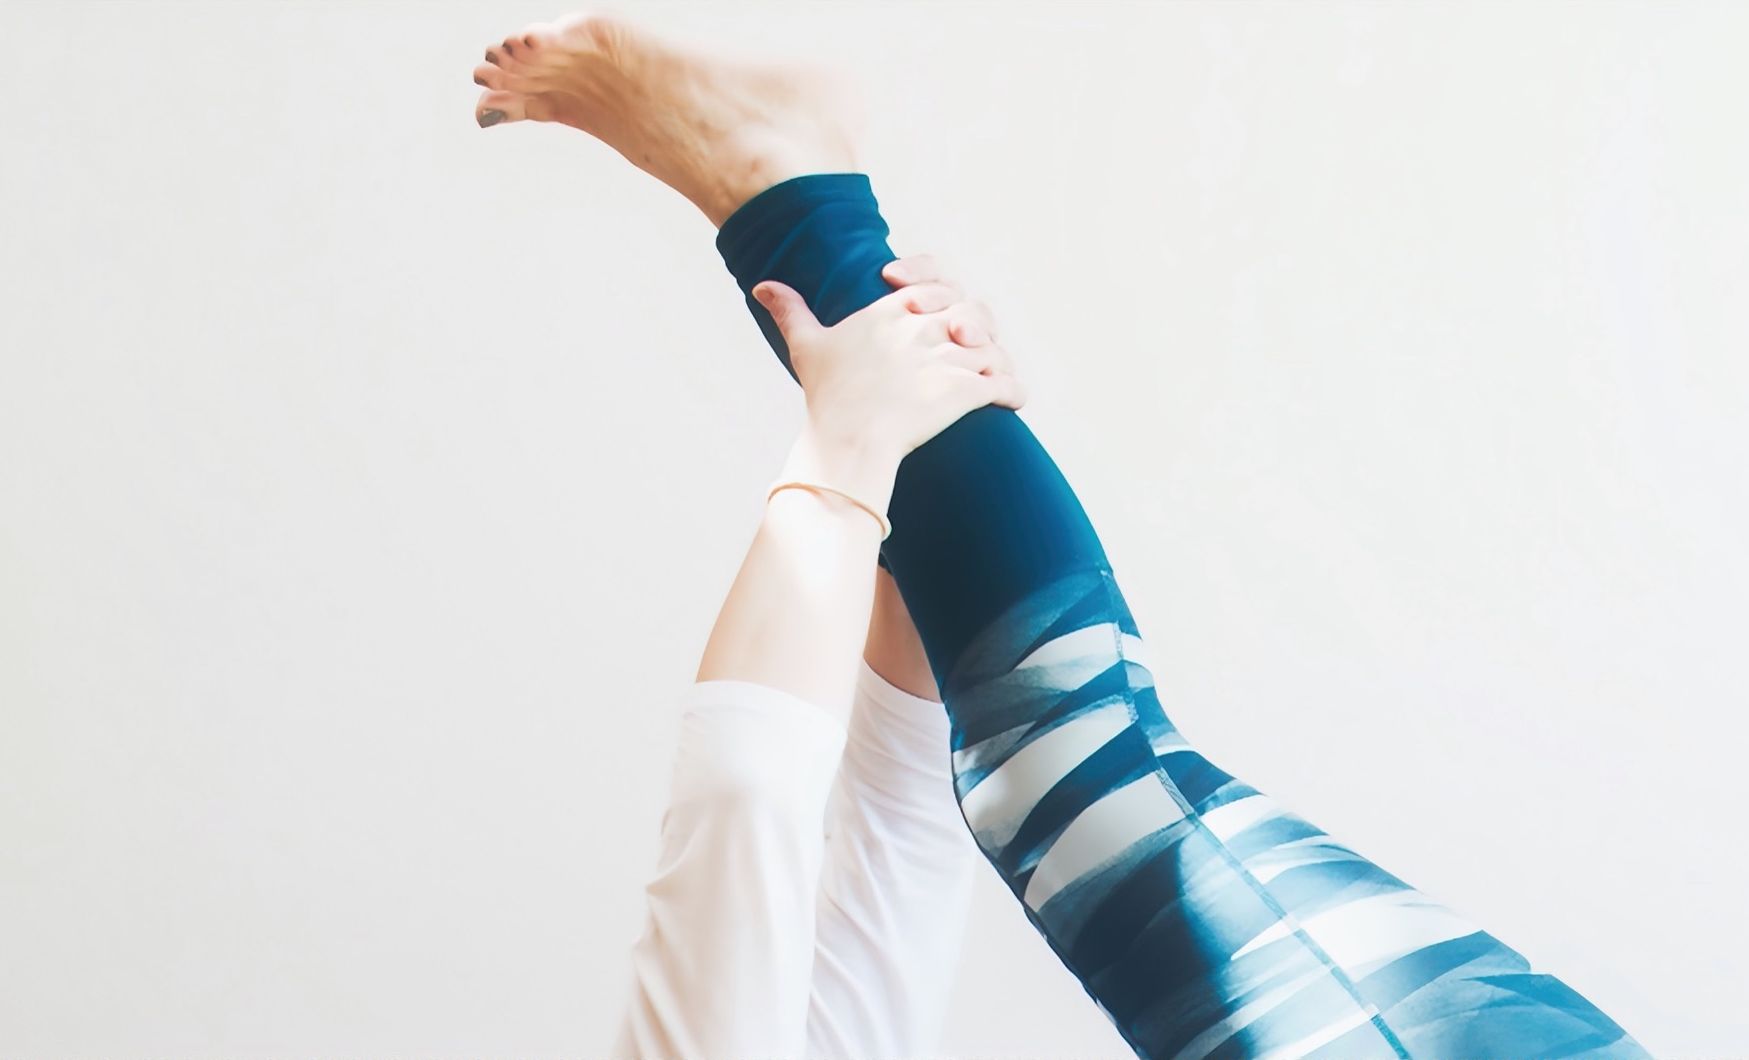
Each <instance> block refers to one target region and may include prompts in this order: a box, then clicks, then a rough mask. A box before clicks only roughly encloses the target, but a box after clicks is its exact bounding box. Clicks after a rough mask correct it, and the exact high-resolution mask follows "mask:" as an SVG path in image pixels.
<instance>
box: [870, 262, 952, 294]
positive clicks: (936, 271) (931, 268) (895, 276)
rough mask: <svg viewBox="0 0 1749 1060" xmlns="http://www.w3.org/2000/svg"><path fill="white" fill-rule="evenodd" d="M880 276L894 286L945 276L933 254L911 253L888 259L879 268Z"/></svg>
mask: <svg viewBox="0 0 1749 1060" xmlns="http://www.w3.org/2000/svg"><path fill="white" fill-rule="evenodd" d="M881 276H882V277H883V278H884V279H885V280H886V281H887V282H888V283H890V284H892V285H893V286H894V287H909V286H911V285H912V284H917V283H935V282H938V281H940V280H943V279H945V278H946V277H944V276H943V275H942V270H941V263H940V262H938V261H936V260H935V255H934V254H912V255H910V256H909V257H904V258H900V259H898V260H897V261H889V262H887V264H886V266H885V267H884V268H882V269H881Z"/></svg>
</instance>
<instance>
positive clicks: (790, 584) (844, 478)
mask: <svg viewBox="0 0 1749 1060" xmlns="http://www.w3.org/2000/svg"><path fill="white" fill-rule="evenodd" d="M897 466H898V459H897V456H896V455H892V454H889V453H887V452H885V451H880V450H871V449H869V448H866V447H863V446H860V445H858V444H857V443H856V441H855V440H854V439H843V438H832V437H829V436H828V435H827V434H826V433H825V432H823V431H820V430H817V429H815V428H814V427H813V426H810V427H809V428H807V429H804V431H803V432H802V434H801V436H800V437H798V438H797V440H796V443H795V445H794V446H793V447H792V448H791V451H790V455H789V458H788V460H787V461H786V463H785V465H784V469H783V472H782V473H781V474H780V475H779V479H780V480H799V481H806V482H814V483H819V484H824V485H830V486H834V487H836V488H839V489H842V490H845V491H847V492H849V493H850V494H852V495H853V496H855V497H857V498H858V499H859V500H861V501H863V502H864V503H866V504H868V505H869V506H870V507H872V508H874V509H875V510H877V511H884V510H885V508H886V504H887V499H888V497H889V495H890V494H891V492H892V483H893V475H894V473H895V471H896V469H897ZM880 541H881V526H880V524H879V523H878V522H876V521H875V519H874V518H873V517H872V516H871V515H870V514H869V513H868V512H866V511H864V510H863V509H862V508H860V507H858V506H857V505H856V504H854V503H852V502H851V501H849V500H846V499H845V498H843V497H840V496H836V495H834V494H830V493H817V492H814V491H811V490H803V489H788V490H783V491H781V492H779V493H777V494H775V495H774V496H773V497H772V498H771V499H770V501H769V503H768V504H767V505H766V508H765V514H764V517H763V518H762V519H761V520H760V524H759V529H758V532H757V533H756V534H755V535H754V538H753V543H752V545H751V546H750V547H749V548H748V550H747V557H746V559H744V560H743V561H742V563H741V569H740V571H739V573H737V574H736V576H735V582H734V584H733V586H731V588H730V589H729V594H728V597H727V598H726V599H725V600H724V601H723V607H722V610H721V612H720V613H719V614H718V616H717V622H716V625H715V627H713V628H712V630H711V635H710V639H709V641H708V642H707V643H706V645H705V650H704V658H703V659H702V661H701V662H700V663H699V671H698V679H699V680H700V681H711V680H733V681H749V682H752V683H755V684H760V685H765V686H767V687H770V688H776V689H779V690H781V691H784V692H788V693H790V694H791V695H794V696H797V697H799V698H801V699H805V700H808V701H810V702H813V703H818V704H822V705H825V704H833V703H840V702H847V701H848V699H849V696H850V691H851V689H852V688H853V687H854V686H855V683H856V674H857V666H858V660H859V658H860V655H861V649H862V646H863V642H864V639H865V637H866V635H867V633H868V617H869V609H870V606H871V604H872V602H873V600H874V577H873V571H874V567H875V557H876V554H877V552H878V550H879V548H880Z"/></svg>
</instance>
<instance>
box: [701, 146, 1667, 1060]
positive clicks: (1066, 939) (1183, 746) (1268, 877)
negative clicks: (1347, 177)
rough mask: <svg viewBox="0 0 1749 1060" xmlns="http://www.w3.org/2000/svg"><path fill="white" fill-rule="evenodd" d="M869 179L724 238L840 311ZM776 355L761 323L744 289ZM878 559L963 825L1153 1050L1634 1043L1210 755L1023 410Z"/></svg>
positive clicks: (755, 273)
mask: <svg viewBox="0 0 1749 1060" xmlns="http://www.w3.org/2000/svg"><path fill="white" fill-rule="evenodd" d="M886 236H887V226H886V223H885V222H884V220H883V219H882V218H881V216H880V212H879V209H878V207H877V205H876V202H875V199H874V197H873V195H872V193H871V191H870V187H869V183H868V180H867V178H866V177H864V176H861V175H859V174H821V175H815V176H807V177H800V178H797V179H795V180H791V181H786V182H785V183H782V184H779V185H777V186H775V187H773V188H770V189H768V190H766V191H765V192H762V193H761V194H760V195H758V196H756V197H755V198H754V199H752V200H751V201H749V202H748V203H746V204H745V205H744V206H742V207H741V209H740V210H739V211H737V212H736V213H735V214H734V215H733V216H732V217H730V218H729V220H728V221H727V222H726V223H725V224H724V225H723V228H722V231H721V232H720V233H719V236H718V240H717V243H718V248H719V250H720V251H721V252H722V255H723V258H724V261H725V263H726V264H727V265H728V267H729V271H730V272H731V273H732V274H733V275H734V277H735V279H736V281H737V282H738V283H739V284H740V287H741V289H742V291H743V292H744V293H745V292H750V291H751V290H752V288H753V286H754V285H755V284H757V283H759V282H760V281H761V280H766V279H773V280H779V281H781V282H783V283H786V284H788V285H790V286H791V287H793V288H795V289H796V290H797V291H798V292H800V293H801V294H802V296H803V297H804V298H805V299H806V300H807V301H808V303H809V305H810V306H812V307H813V309H814V312H815V313H816V314H817V315H818V316H819V317H820V319H821V320H823V321H825V322H826V323H834V322H836V321H838V320H841V319H843V318H844V317H846V316H848V315H849V314H850V313H852V312H854V311H855V310H857V309H859V308H861V307H862V306H865V305H867V304H869V303H870V302H872V301H874V300H875V299H877V298H879V297H881V296H882V295H883V294H885V293H887V291H888V287H887V285H886V283H885V282H884V281H883V280H882V279H881V278H880V275H879V272H880V268H881V266H882V265H884V264H885V263H886V262H888V261H890V260H892V258H893V254H892V251H891V250H890V249H889V248H888V246H887V243H886ZM747 304H748V308H749V310H750V311H751V312H752V313H753V315H754V317H755V318H756V319H757V320H758V322H759V325H760V327H761V329H762V330H763V331H764V333H765V336H766V338H767V339H768V340H769V341H770V343H771V345H772V348H773V349H774V350H775V351H776V352H777V354H778V356H779V358H780V359H781V360H783V361H784V363H785V365H786V367H787V365H788V356H787V351H786V350H785V348H784V345H783V341H782V337H781V336H780V335H779V334H778V332H777V330H776V328H775V326H774V325H773V323H772V321H771V319H770V317H769V316H768V315H767V314H766V313H765V311H764V310H763V308H761V307H760V306H759V305H758V303H757V302H755V301H753V299H752V298H751V296H750V295H749V297H748V301H747ZM891 516H892V521H893V528H894V529H893V534H892V536H891V537H890V538H889V539H888V540H887V542H886V544H885V545H884V547H883V552H882V560H883V562H884V563H885V564H886V565H887V567H888V568H889V569H890V570H891V571H892V574H893V576H894V579H895V580H896V582H897V584H898V586H899V590H900V593H901V594H902V595H903V597H904V599H905V603H906V606H907V607H908V608H909V609H910V611H911V615H912V617H913V619H914V620H915V621H916V623H917V628H918V631H919V633H920V634H921V635H922V638H923V644H924V648H925V650H926V651H927V653H928V655H929V661H930V665H931V668H932V669H933V670H934V672H935V675H936V679H937V681H938V683H939V685H940V687H941V690H942V697H943V699H944V701H945V704H946V709H947V713H948V718H949V722H950V728H951V732H952V740H951V747H950V749H949V751H950V753H951V756H952V758H951V761H952V766H953V773H954V784H955V792H956V795H957V797H958V799H959V803H960V808H961V810H962V811H963V813H964V815H965V819H966V823H967V825H968V826H969V827H970V828H971V831H972V833H973V836H974V837H975V838H976V840H977V843H978V845H979V847H980V849H981V850H982V851H983V853H984V855H985V857H987V858H988V859H989V861H990V863H991V864H992V865H993V866H994V867H995V869H996V871H997V872H998V873H999V874H1000V875H1001V877H1002V879H1003V881H1004V882H1005V883H1006V884H1007V885H1008V887H1009V889H1010V890H1011V891H1012V892H1013V894H1014V896H1015V898H1016V899H1018V900H1019V901H1020V903H1021V905H1022V906H1023V907H1024V909H1025V911H1026V915H1027V917H1028V918H1029V919H1030V920H1031V922H1032V923H1033V925H1034V926H1035V927H1036V928H1037V929H1038V930H1039V932H1040V933H1041V934H1042V935H1043V936H1044V937H1045V939H1046V940H1047V941H1048V942H1049V943H1050V945H1051V947H1052V948H1053V949H1054V950H1055V952H1056V953H1057V955H1058V957H1059V958H1061V959H1062V961H1063V963H1064V964H1065V965H1067V966H1068V968H1069V970H1070V971H1072V972H1073V973H1074V974H1075V975H1076V976H1077V977H1078V978H1079V979H1080V981H1081V984H1082V986H1083V987H1085V988H1086V990H1087V993H1088V994H1089V995H1090V996H1091V997H1092V998H1093V1000H1094V1001H1095V1002H1096V1003H1097V1004H1098V1005H1099V1006H1100V1007H1101V1008H1102V1009H1103V1010H1104V1011H1105V1013H1106V1014H1107V1015H1108V1016H1109V1017H1110V1018H1111V1020H1112V1021H1113V1023H1114V1024H1115V1025H1116V1026H1117V1028H1118V1030H1119V1032H1120V1033H1121V1034H1122V1035H1123V1036H1124V1038H1125V1040H1126V1041H1127V1042H1128V1043H1129V1044H1130V1046H1131V1047H1132V1048H1134V1049H1135V1051H1136V1053H1137V1054H1138V1055H1140V1056H1145V1057H1257V1056H1274V1057H1306V1056H1317V1057H1330V1058H1340V1060H1368V1058H1374V1057H1379V1058H1390V1057H1426V1058H1438V1060H1453V1058H1460V1057H1478V1058H1481V1057H1486V1058H1493V1060H1506V1058H1533V1057H1534V1058H1545V1060H1546V1058H1554V1057H1597V1058H1602V1057H1610V1058H1625V1057H1645V1056H1647V1055H1648V1054H1647V1053H1646V1052H1645V1051H1644V1050H1643V1049H1642V1048H1640V1046H1639V1045H1638V1044H1636V1043H1635V1042H1634V1041H1633V1040H1632V1039H1631V1038H1630V1037H1629V1036H1628V1035H1627V1034H1626V1033H1625V1032H1624V1031H1623V1030H1622V1028H1621V1027H1620V1026H1618V1025H1617V1024H1616V1023H1615V1022H1614V1021H1613V1020H1611V1019H1610V1018H1609V1017H1607V1016H1606V1015H1604V1014H1603V1013H1602V1012H1600V1011H1599V1010H1598V1009H1597V1008H1596V1007H1594V1006H1593V1005H1592V1004H1591V1003H1590V1002H1588V1001H1587V1000H1586V999H1585V998H1583V997H1581V996H1580V995H1579V994H1578V993H1576V992H1575V991H1573V990H1572V989H1571V988H1569V987H1568V986H1566V985H1565V984H1564V983H1562V982H1561V981H1560V980H1558V979H1555V978H1554V977H1552V976H1549V975H1544V974H1539V973H1537V972H1535V971H1533V970H1532V969H1531V967H1530V965H1529V963H1528V962H1527V961H1526V960H1525V959H1524V958H1523V957H1522V956H1520V955H1519V954H1518V953H1517V952H1515V951H1514V950H1512V949H1510V948H1509V947H1507V946H1506V945H1505V944H1503V943H1502V942H1500V941H1499V940H1498V939H1496V938H1494V937H1493V936H1492V935H1489V934H1488V933H1486V932H1484V931H1482V930H1480V929H1479V928H1477V927H1476V926H1475V925H1473V924H1470V923H1468V922H1467V921H1465V920H1464V919H1463V918H1462V917H1460V916H1458V915H1457V914H1455V913H1453V912H1452V911H1451V910H1449V909H1446V908H1445V907H1443V906H1441V905H1439V904H1438V903H1436V902H1434V901H1432V900H1431V899H1429V898H1428V897H1426V896H1425V895H1423V894H1421V893H1420V892H1418V891H1416V890H1415V889H1414V888H1412V887H1410V886H1409V885H1408V884H1407V883H1405V882H1403V881H1402V880H1400V879H1398V878H1397V877H1395V876H1393V875H1391V874H1390V873H1388V872H1386V871H1385V870H1383V869H1381V868H1379V867H1378V866H1377V865H1374V864H1373V863H1372V862H1370V861H1368V860H1367V859H1366V858H1364V857H1362V856H1361V855H1360V854H1358V853H1357V852H1355V851H1354V850H1352V849H1350V848H1348V847H1346V846H1344V845H1343V844H1341V843H1338V842H1336V841H1335V840H1334V839H1332V838H1331V837H1330V836H1329V835H1327V834H1325V833H1324V832H1323V831H1321V830H1320V829H1318V828H1317V827H1315V826H1313V825H1312V824H1311V823H1310V822H1308V821H1306V820H1304V819H1302V818H1300V817H1297V816H1295V815H1294V814H1292V813H1289V812H1288V811H1287V810H1285V809H1283V808H1282V807H1281V806H1279V805H1278V804H1276V803H1275V802H1274V801H1273V800H1272V799H1270V798H1269V797H1268V796H1267V795H1264V794H1263V793H1261V792H1259V791H1258V790H1257V789H1255V788H1253V787H1251V786H1250V785H1247V784H1245V783H1244V782H1243V781H1241V780H1238V779H1236V778H1235V777H1233V776H1231V775H1229V774H1227V773H1226V772H1224V771H1222V770H1221V769H1219V768H1218V767H1216V766H1215V765H1214V764H1213V763H1211V762H1209V761H1208V760H1207V759H1206V758H1204V757H1203V756H1202V755H1201V754H1199V753H1198V752H1197V751H1196V750H1195V749H1194V748H1193V747H1192V746H1191V745H1190V744H1189V743H1188V742H1187V741H1186V740H1185V738H1184V737H1183V735H1182V734H1181V733H1180V732H1179V731H1178V730H1177V728H1176V727H1174V726H1173V724H1172V723H1171V721H1169V720H1168V719H1167V717H1166V714H1165V712H1164V711H1163V710H1162V709H1161V705H1160V701H1159V698H1158V697H1157V695H1156V694H1155V689H1154V678H1153V675H1152V671H1151V670H1150V668H1149V665H1148V662H1147V653H1146V650H1145V648H1144V645H1143V642H1142V638H1141V635H1140V632H1139V631H1138V630H1137V628H1136V625H1135V622H1134V620H1133V619H1132V618H1131V616H1130V613H1129V610H1128V608H1127V606H1126V605H1125V603H1124V599H1123V596H1122V594H1121V593H1120V592H1119V591H1118V586H1117V582H1116V580H1115V579H1114V577H1113V575H1112V571H1111V567H1110V565H1109V564H1108V563H1107V562H1106V558H1105V554H1104V550H1103V549H1102V548H1101V547H1100V544H1099V538H1098V536H1097V535H1096V534H1095V533H1094V531H1093V527H1092V524H1091V523H1090V522H1089V521H1088V519H1087V515H1086V513H1085V512H1084V511H1083V510H1082V507H1081V504H1080V502H1079V501H1078V500H1077V499H1076V498H1075V494H1074V492H1073V491H1072V490H1071V489H1070V488H1069V485H1068V483H1067V482H1066V481H1065V480H1064V478H1063V476H1062V474H1061V472H1060V471H1058V469H1057V467H1056V465H1055V464H1054V463H1053V462H1052V460H1051V459H1050V457H1049V456H1048V455H1047V454H1046V453H1045V451H1044V448H1043V447H1042V446H1041V445H1040V444H1039V443H1038V440H1037V439H1036V438H1035V437H1034V436H1033V435H1032V433H1031V432H1030V431H1029V430H1028V429H1027V428H1026V426H1025V424H1024V423H1022V422H1021V420H1020V418H1019V417H1018V416H1016V415H1015V414H1014V413H1012V412H1010V411H1007V410H1005V409H997V408H985V409H980V410H978V411H977V412H974V413H972V414H970V415H968V416H966V417H965V418H963V419H961V420H960V421H959V422H958V423H956V424H954V425H953V426H952V427H950V428H948V429H947V430H946V431H944V432H942V433H941V434H940V435H939V436H937V437H936V438H935V439H933V440H932V441H930V442H929V443H928V444H926V445H924V446H923V447H921V448H919V449H918V450H917V451H916V452H914V453H913V454H912V455H911V456H910V457H909V458H907V459H906V461H905V463H904V464H903V465H902V467H901V468H900V472H899V478H898V485H897V488H896V489H895V491H894V494H893V501H892V507H891Z"/></svg>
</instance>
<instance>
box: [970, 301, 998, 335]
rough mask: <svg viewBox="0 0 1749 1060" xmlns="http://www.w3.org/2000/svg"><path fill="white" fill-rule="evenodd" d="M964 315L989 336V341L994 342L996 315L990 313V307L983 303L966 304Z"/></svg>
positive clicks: (972, 302) (971, 302)
mask: <svg viewBox="0 0 1749 1060" xmlns="http://www.w3.org/2000/svg"><path fill="white" fill-rule="evenodd" d="M966 313H967V315H968V316H969V317H970V318H971V320H972V321H973V322H974V323H976V324H977V325H978V326H979V327H980V328H983V329H984V334H986V335H988V336H990V341H991V342H995V341H996V314H994V313H992V312H990V307H989V306H987V305H985V304H984V303H983V302H979V301H975V300H974V301H970V302H967V303H966Z"/></svg>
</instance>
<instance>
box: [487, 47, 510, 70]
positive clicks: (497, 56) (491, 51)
mask: <svg viewBox="0 0 1749 1060" xmlns="http://www.w3.org/2000/svg"><path fill="white" fill-rule="evenodd" d="M486 61H487V62H489V63H491V64H492V65H493V66H503V65H504V64H505V63H506V62H508V61H509V60H508V59H507V58H505V55H504V52H503V50H502V49H500V48H499V47H498V45H496V44H494V45H492V46H491V47H490V48H487V49H486Z"/></svg>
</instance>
